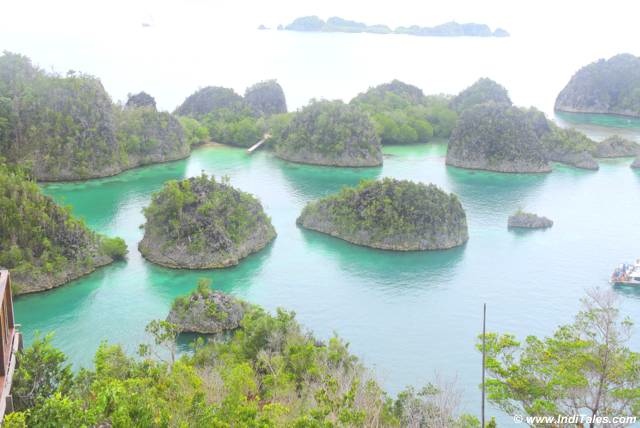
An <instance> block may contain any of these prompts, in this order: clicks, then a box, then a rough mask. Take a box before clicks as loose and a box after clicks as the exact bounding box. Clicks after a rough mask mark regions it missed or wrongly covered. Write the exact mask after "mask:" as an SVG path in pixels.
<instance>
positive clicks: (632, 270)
mask: <svg viewBox="0 0 640 428" xmlns="http://www.w3.org/2000/svg"><path fill="white" fill-rule="evenodd" d="M611 283H612V284H614V285H633V286H636V287H638V286H640V259H638V260H636V262H635V263H634V264H626V263H625V264H621V265H620V266H618V268H617V269H616V270H615V271H613V274H612V275H611Z"/></svg>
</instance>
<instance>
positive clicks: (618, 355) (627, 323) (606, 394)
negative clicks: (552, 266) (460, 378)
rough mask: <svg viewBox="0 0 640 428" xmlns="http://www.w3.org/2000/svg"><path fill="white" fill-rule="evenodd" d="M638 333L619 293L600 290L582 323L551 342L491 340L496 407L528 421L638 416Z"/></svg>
mask: <svg viewBox="0 0 640 428" xmlns="http://www.w3.org/2000/svg"><path fill="white" fill-rule="evenodd" d="M630 327H631V320H629V319H621V317H620V313H619V310H618V308H617V305H616V304H615V297H614V295H613V293H611V292H603V291H593V292H590V293H589V295H588V297H587V299H585V300H584V301H583V310H582V311H581V312H580V313H578V315H577V316H576V318H575V321H574V322H573V323H572V324H569V325H565V326H561V327H559V328H558V329H557V330H556V331H555V333H554V334H553V335H552V336H550V337H545V338H538V337H535V336H528V337H527V338H526V339H525V340H524V341H522V342H521V341H518V340H517V339H516V338H515V337H514V336H513V335H510V334H502V335H501V334H495V333H490V334H488V335H487V339H486V341H487V371H488V374H489V379H488V381H487V393H488V395H487V397H488V399H489V401H491V402H493V403H494V404H496V405H497V406H498V407H499V408H501V409H502V410H504V411H505V412H507V413H508V414H511V415H521V416H522V415H531V416H558V415H561V416H574V415H580V414H585V415H587V416H590V417H609V418H611V417H613V416H632V415H637V414H638V412H640V353H638V352H633V351H631V350H630V349H629V348H628V341H629V338H630ZM479 348H480V346H479ZM585 426H589V427H594V426H602V425H601V424H598V423H591V424H586V425H585ZM612 426H613V425H612ZM617 426H624V425H622V424H621V425H617Z"/></svg>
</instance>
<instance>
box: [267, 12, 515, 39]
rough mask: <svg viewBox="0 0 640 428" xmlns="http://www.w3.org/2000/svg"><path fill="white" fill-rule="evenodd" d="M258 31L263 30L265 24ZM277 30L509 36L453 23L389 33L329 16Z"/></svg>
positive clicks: (483, 27)
mask: <svg viewBox="0 0 640 428" xmlns="http://www.w3.org/2000/svg"><path fill="white" fill-rule="evenodd" d="M258 28H259V29H266V27H264V25H261V26H260V27H258ZM278 30H289V31H308V32H328V33H375V34H410V35H412V36H423V37H426V36H431V37H461V36H467V37H509V33H508V32H507V31H506V30H504V29H502V28H496V30H495V31H491V28H489V26H488V25H485V24H476V23H467V24H459V23H457V22H453V21H452V22H447V23H445V24H440V25H436V26H435V27H420V26H418V25H412V26H410V27H398V28H396V29H395V30H392V29H391V28H390V27H388V26H387V25H381V24H379V25H367V24H365V23H363V22H357V21H350V20H348V19H343V18H339V17H337V16H334V17H331V18H329V19H328V20H327V21H326V22H325V21H324V20H322V19H320V18H319V17H317V16H315V15H313V16H303V17H300V18H296V19H295V20H294V21H293V22H292V23H290V24H288V25H286V26H282V25H279V26H278Z"/></svg>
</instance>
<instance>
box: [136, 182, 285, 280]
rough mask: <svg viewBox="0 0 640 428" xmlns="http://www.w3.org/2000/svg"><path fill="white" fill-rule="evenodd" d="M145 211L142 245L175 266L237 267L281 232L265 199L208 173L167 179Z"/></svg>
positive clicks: (165, 263) (158, 260)
mask: <svg viewBox="0 0 640 428" xmlns="http://www.w3.org/2000/svg"><path fill="white" fill-rule="evenodd" d="M144 214H145V217H146V219H147V221H146V223H145V225H144V237H143V238H142V240H141V241H140V243H139V244H138V249H139V250H140V253H141V254H142V255H143V256H144V257H145V258H146V259H147V260H149V261H151V262H153V263H156V264H159V265H162V266H166V267H171V268H185V269H213V268H222V267H227V266H233V265H236V264H238V263H239V261H240V259H242V258H244V257H246V256H248V255H249V254H252V253H254V252H256V251H258V250H260V249H262V248H264V247H265V246H266V245H267V244H268V243H269V242H271V241H272V240H273V239H274V238H275V237H276V231H275V229H274V228H273V226H272V225H271V220H270V219H269V217H268V216H267V215H266V214H265V213H264V210H263V208H262V205H261V204H260V201H258V200H257V199H256V198H255V197H254V196H252V195H250V194H248V193H245V192H242V191H240V190H237V189H235V188H233V187H232V186H231V185H230V184H229V183H228V182H227V181H226V180H224V179H223V180H222V181H217V180H216V179H215V178H214V177H209V176H207V175H206V174H204V173H203V174H202V175H200V176H198V177H193V178H189V179H186V180H182V181H169V182H167V183H165V185H164V187H163V188H162V189H161V190H160V191H159V192H157V193H155V194H154V195H153V197H152V201H151V204H150V205H149V206H148V207H147V208H145V210H144Z"/></svg>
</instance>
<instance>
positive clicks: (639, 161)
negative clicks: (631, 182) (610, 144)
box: [631, 157, 640, 168]
mask: <svg viewBox="0 0 640 428" xmlns="http://www.w3.org/2000/svg"><path fill="white" fill-rule="evenodd" d="M631 168H640V157H637V158H635V160H634V161H633V163H632V164H631Z"/></svg>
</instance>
